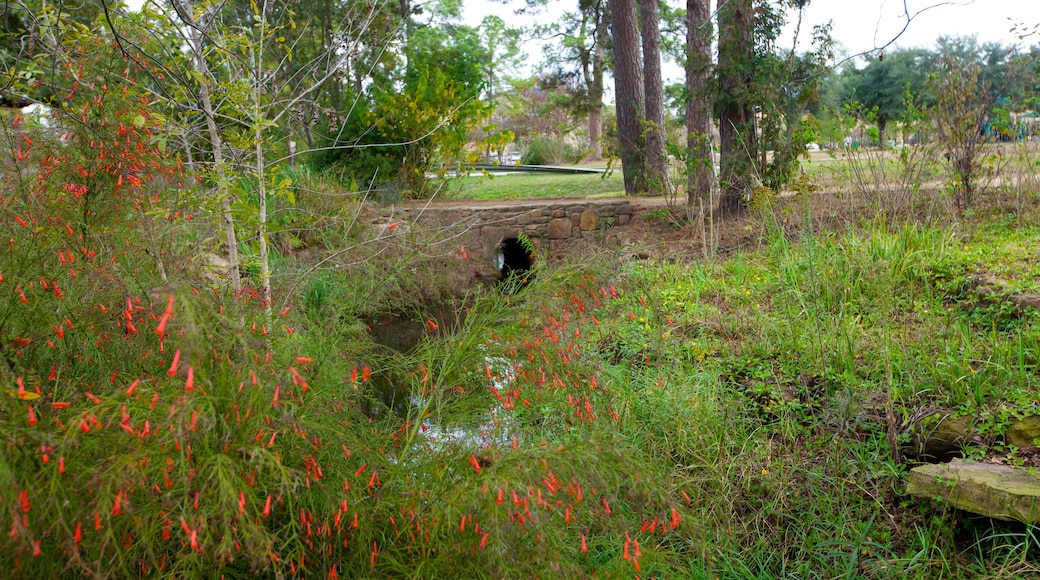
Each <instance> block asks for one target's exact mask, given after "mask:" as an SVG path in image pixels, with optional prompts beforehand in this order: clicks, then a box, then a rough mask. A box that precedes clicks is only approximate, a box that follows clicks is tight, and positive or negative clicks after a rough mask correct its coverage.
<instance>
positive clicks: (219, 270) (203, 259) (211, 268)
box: [199, 252, 231, 284]
mask: <svg viewBox="0 0 1040 580" xmlns="http://www.w3.org/2000/svg"><path fill="white" fill-rule="evenodd" d="M199 261H200V263H201V264H202V275H203V276H205V277H206V278H207V279H209V281H210V282H212V283H214V284H223V283H226V282H229V281H230V280H231V262H228V261H227V260H225V259H224V258H222V257H220V256H218V255H216V254H211V253H208V252H207V253H205V254H202V255H200V256H199Z"/></svg>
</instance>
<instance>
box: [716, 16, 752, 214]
mask: <svg viewBox="0 0 1040 580" xmlns="http://www.w3.org/2000/svg"><path fill="white" fill-rule="evenodd" d="M753 4H754V3H753V0H728V1H727V2H726V3H725V4H723V5H722V6H721V7H720V8H719V64H718V67H719V89H720V94H719V95H718V109H719V142H720V143H719V153H720V155H721V162H720V163H721V171H720V187H721V189H722V193H721V195H720V197H719V211H720V213H722V214H723V215H725V214H732V213H739V212H741V211H743V210H744V209H746V207H747V196H748V194H749V192H750V191H751V188H752V185H753V184H754V183H755V182H756V180H757V176H756V171H755V166H756V157H757V155H756V153H757V151H758V145H757V139H756V135H755V124H754V120H755V116H754V104H753V103H751V102H749V92H750V90H751V79H752V77H753V73H754V71H753V70H752V67H753V66H754V62H753V61H754V54H755V46H754V35H753V25H754V10H753V9H754V5H753Z"/></svg>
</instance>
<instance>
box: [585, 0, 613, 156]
mask: <svg viewBox="0 0 1040 580" xmlns="http://www.w3.org/2000/svg"><path fill="white" fill-rule="evenodd" d="M608 28H609V24H608V22H607V11H606V9H605V7H604V6H603V5H602V4H600V5H599V7H598V8H597V9H596V28H595V33H594V34H595V38H594V39H593V42H594V43H595V48H593V51H592V70H591V71H588V72H586V81H585V82H586V86H587V87H589V145H590V146H591V147H592V153H591V154H590V155H589V159H590V160H592V161H598V160H600V159H603V76H604V69H606V66H605V65H606V50H605V49H604V48H603V47H604V45H605V44H606V43H607V41H608V40H609V36H610V33H609V31H608Z"/></svg>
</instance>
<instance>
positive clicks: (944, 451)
mask: <svg viewBox="0 0 1040 580" xmlns="http://www.w3.org/2000/svg"><path fill="white" fill-rule="evenodd" d="M913 427H914V436H913V439H912V441H913V447H911V448H907V449H904V450H903V451H904V453H905V454H906V455H907V456H909V457H915V458H917V459H922V460H932V461H935V460H940V461H944V460H948V459H952V458H954V457H959V456H960V455H961V454H962V451H963V449H964V448H965V447H967V446H968V445H977V444H979V443H980V442H981V440H982V436H981V435H980V434H979V433H978V432H977V431H976V430H975V419H974V418H972V417H968V416H960V417H955V416H953V415H950V414H944V415H932V416H931V417H930V418H929V419H928V420H926V421H922V422H920V423H917V424H915V425H914V426H913Z"/></svg>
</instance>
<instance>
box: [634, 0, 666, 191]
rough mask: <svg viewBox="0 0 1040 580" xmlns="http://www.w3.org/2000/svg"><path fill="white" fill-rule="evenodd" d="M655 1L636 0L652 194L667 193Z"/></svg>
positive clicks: (658, 20)
mask: <svg viewBox="0 0 1040 580" xmlns="http://www.w3.org/2000/svg"><path fill="white" fill-rule="evenodd" d="M657 2H658V0H640V2H639V16H640V23H641V25H642V41H643V95H644V98H645V103H646V121H647V122H646V130H645V131H644V133H645V135H646V136H645V139H646V160H647V171H648V173H647V178H646V182H647V186H648V188H649V189H650V192H651V193H653V194H655V195H664V194H667V193H670V192H671V184H670V183H669V181H668V155H667V154H666V153H665V148H664V142H665V127H664V79H663V78H662V76H661V27H660V18H659V16H658V5H657Z"/></svg>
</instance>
